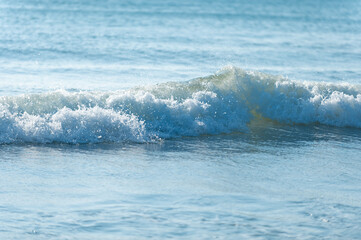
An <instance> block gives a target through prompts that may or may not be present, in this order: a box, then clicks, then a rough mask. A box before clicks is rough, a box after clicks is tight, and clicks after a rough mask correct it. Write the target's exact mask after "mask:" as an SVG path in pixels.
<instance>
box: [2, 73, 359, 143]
mask: <svg viewBox="0 0 361 240" xmlns="http://www.w3.org/2000/svg"><path fill="white" fill-rule="evenodd" d="M0 107H1V108H0V109H1V111H2V112H1V122H0V126H1V134H0V139H1V143H53V142H54V143H75V144H76V143H101V142H140V143H141V142H145V143H146V142H154V141H158V140H161V139H169V138H177V137H187V136H201V135H217V134H229V133H236V132H247V129H248V126H247V125H248V124H250V123H251V122H252V121H253V120H255V119H256V120H257V121H258V122H259V121H260V119H262V121H276V122H278V123H280V124H291V125H292V124H324V125H328V126H337V127H353V128H360V127H361V86H360V85H351V84H330V83H329V84H327V83H322V82H321V83H316V82H299V81H291V80H288V79H286V78H283V77H280V76H278V77H277V76H273V75H268V74H263V73H259V72H246V71H244V70H241V69H238V68H235V67H228V68H225V69H224V70H222V71H220V72H218V73H217V74H215V75H211V76H209V77H204V78H198V79H194V80H191V81H188V82H169V83H164V84H159V85H154V86H148V87H138V88H134V89H130V90H126V91H108V92H84V91H75V90H73V91H72V92H69V91H66V90H59V91H54V92H47V93H41V94H30V95H29V94H27V95H20V96H15V97H2V98H1V100H0Z"/></svg>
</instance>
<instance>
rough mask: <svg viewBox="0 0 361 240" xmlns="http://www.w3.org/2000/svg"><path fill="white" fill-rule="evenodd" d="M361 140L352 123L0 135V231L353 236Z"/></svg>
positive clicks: (29, 233) (227, 236)
mask: <svg viewBox="0 0 361 240" xmlns="http://www.w3.org/2000/svg"><path fill="white" fill-rule="evenodd" d="M345 139H347V140H345ZM360 142H361V132H360V131H354V130H353V129H343V128H328V127H320V126H313V127H309V126H299V127H297V126H296V127H295V126H282V127H279V126H272V125H271V126H268V127H267V128H266V129H265V128H260V127H259V126H254V127H252V130H251V131H250V133H247V134H231V135H221V136H213V137H210V136H204V137H195V138H194V137H193V138H184V139H176V140H167V141H164V142H163V143H161V144H159V143H157V144H95V145H67V144H65V145H64V144H58V145H3V146H1V148H0V151H1V155H2V156H3V157H2V160H1V162H0V165H1V168H0V169H1V176H2V181H1V198H0V199H1V200H0V206H1V208H0V209H1V213H2V214H1V216H2V217H1V226H2V232H1V233H0V235H2V236H4V237H5V238H6V237H8V236H11V237H15V238H17V237H18V238H23V237H27V238H31V237H33V238H36V239H47V238H49V237H51V238H56V239H67V238H75V239H79V238H80V239H86V238H102V239H107V238H109V239H112V238H114V237H122V238H131V239H132V238H149V237H153V238H167V237H174V238H221V239H230V238H231V239H236V238H239V237H245V238H254V239H257V238H260V239H270V238H284V239H294V238H302V239H308V238H348V239H351V238H357V237H358V236H359V234H360V231H361V229H360V228H359V225H360V218H359V215H360V213H361V212H360V211H361V206H360V202H359V199H360V197H361V196H360V195H361V194H360V193H361V192H360V186H361V185H360V183H361V178H360V176H359V172H360V170H361V164H360V161H359V156H360V151H361V149H360ZM340 156H342V158H341V157H340Z"/></svg>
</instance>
